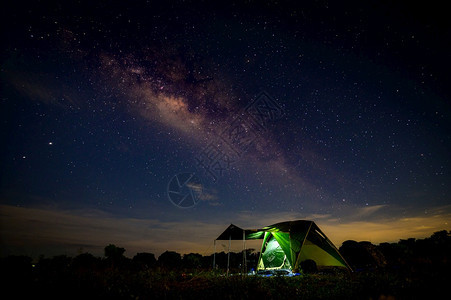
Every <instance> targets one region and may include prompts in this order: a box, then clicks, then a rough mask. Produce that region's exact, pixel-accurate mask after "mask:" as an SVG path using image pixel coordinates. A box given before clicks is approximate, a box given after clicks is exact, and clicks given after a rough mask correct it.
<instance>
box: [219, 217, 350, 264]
mask: <svg viewBox="0 0 451 300" xmlns="http://www.w3.org/2000/svg"><path fill="white" fill-rule="evenodd" d="M256 239H262V240H263V241H262V246H261V252H260V257H259V260H258V267H257V270H264V269H289V270H292V271H293V272H299V271H301V262H303V261H305V260H313V261H315V263H316V265H317V266H318V267H325V266H334V267H343V268H347V269H348V270H351V268H350V266H349V265H348V263H347V262H346V261H345V259H344V258H343V257H342V256H341V255H340V253H339V252H338V249H337V248H336V247H335V246H334V245H333V244H332V242H331V241H330V240H329V239H328V238H327V236H326V235H325V234H324V233H323V232H322V231H321V230H320V229H319V227H318V226H317V225H316V224H315V222H313V221H305V220H298V221H288V222H282V223H277V224H274V225H270V226H266V227H263V228H261V229H241V228H239V227H237V226H235V225H233V224H231V225H230V226H229V227H228V228H227V229H226V230H225V231H224V232H223V233H222V234H221V235H220V236H219V237H218V238H217V239H216V240H229V245H230V242H231V240H243V247H244V245H245V241H246V240H256ZM216 240H215V245H216Z"/></svg>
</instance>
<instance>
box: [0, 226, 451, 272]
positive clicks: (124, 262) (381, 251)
mask: <svg viewBox="0 0 451 300" xmlns="http://www.w3.org/2000/svg"><path fill="white" fill-rule="evenodd" d="M339 251H340V253H341V255H342V256H343V257H344V258H345V260H346V261H347V262H348V263H349V264H350V266H351V267H352V269H353V270H354V271H357V272H358V271H364V270H375V269H382V268H389V269H400V270H401V269H412V268H415V267H421V266H428V267H440V266H441V265H443V264H449V261H450V260H449V259H450V253H451V231H449V232H448V231H446V230H442V231H438V232H435V233H434V234H432V236H430V237H429V238H425V239H414V238H409V239H405V240H400V241H399V242H398V243H381V244H379V245H374V244H372V243H370V242H356V241H352V240H348V241H345V242H343V244H342V245H341V247H340V248H339ZM125 252H126V250H125V248H122V247H118V246H116V245H113V244H110V245H108V246H106V247H105V248H104V257H96V256H94V255H92V254H90V253H82V254H79V255H77V256H75V257H69V256H66V255H59V256H54V257H52V258H45V257H40V258H39V260H38V261H37V262H36V263H33V261H32V258H31V257H28V256H21V255H11V256H8V257H4V258H2V259H1V260H0V268H1V270H2V271H1V272H2V273H3V274H7V276H8V277H11V276H12V277H14V276H16V275H17V276H32V275H33V274H34V275H36V274H39V275H43V276H46V275H51V274H64V273H68V272H83V271H84V270H88V269H90V270H99V271H101V270H107V269H112V268H113V269H114V268H119V269H129V270H132V271H142V270H149V269H150V270H160V271H181V272H196V271H207V270H212V269H213V261H215V265H216V266H215V267H216V268H215V269H217V270H218V271H219V272H220V271H225V269H226V268H227V264H228V261H229V265H230V268H231V271H234V272H242V271H243V270H244V269H246V271H249V270H251V269H256V267H257V263H258V258H259V255H260V253H259V252H256V251H255V250H254V249H246V250H245V251H244V253H243V251H241V252H231V253H230V255H228V253H225V252H220V253H216V254H211V255H206V256H204V255H201V254H198V253H189V254H184V255H181V254H179V253H177V252H174V251H165V252H163V253H162V254H161V255H160V256H159V257H158V258H156V257H155V255H154V254H153V253H147V252H141V253H137V254H136V255H134V256H133V257H132V258H128V257H126V256H125V255H124V254H125ZM214 256H215V257H214ZM213 257H214V258H213ZM309 271H311V272H315V268H313V269H311V268H309Z"/></svg>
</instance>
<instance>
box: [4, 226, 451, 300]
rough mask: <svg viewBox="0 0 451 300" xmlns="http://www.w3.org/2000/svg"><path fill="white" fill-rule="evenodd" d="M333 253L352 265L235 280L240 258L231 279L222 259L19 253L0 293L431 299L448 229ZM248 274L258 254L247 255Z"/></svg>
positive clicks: (442, 274)
mask: <svg viewBox="0 0 451 300" xmlns="http://www.w3.org/2000/svg"><path fill="white" fill-rule="evenodd" d="M340 252H341V253H342V255H343V256H344V257H345V259H346V260H347V261H348V262H349V263H350V265H351V266H352V267H353V269H354V272H352V273H348V272H346V271H342V270H336V269H319V270H318V269H317V268H315V267H310V268H308V269H309V270H308V272H304V274H302V275H301V276H296V277H269V278H265V277H259V276H243V275H239V274H238V272H239V271H240V270H242V262H243V253H233V254H232V255H231V266H232V271H233V272H232V273H234V274H233V275H232V276H229V277H226V276H225V266H226V264H227V255H226V254H225V253H220V254H217V256H216V262H217V265H218V267H219V268H218V269H217V270H215V271H212V262H213V257H212V256H202V255H200V254H186V255H183V256H181V255H180V254H178V253H176V252H171V251H167V252H165V253H163V254H162V255H160V257H158V260H157V259H156V258H155V256H154V255H153V254H151V253H138V254H137V255H135V256H134V257H133V258H132V259H130V258H127V257H125V256H124V253H125V249H124V248H120V247H116V246H115V245H109V246H107V247H105V257H103V258H99V257H95V256H93V255H91V254H89V253H84V254H80V255H78V256H76V257H74V258H71V257H67V256H56V257H53V258H44V257H41V258H40V259H39V261H37V262H32V259H31V258H29V257H26V256H9V257H6V258H3V259H2V260H1V265H0V267H1V275H2V278H1V283H2V286H3V289H2V294H3V295H7V293H8V291H9V292H11V293H12V294H11V295H12V296H13V297H12V298H11V299H37V298H38V297H44V298H46V299H210V298H211V299H254V298H255V299H256V298H259V299H288V298H289V299H434V298H441V296H439V295H444V294H446V292H447V290H448V289H447V288H448V286H449V284H450V282H451V280H450V279H451V276H450V272H451V270H450V267H451V262H450V256H451V232H447V231H440V232H436V233H434V234H433V235H432V236H431V237H430V238H426V239H420V240H416V239H408V240H401V241H399V242H398V243H393V244H388V243H382V244H379V245H373V244H371V243H369V242H355V241H346V242H344V243H343V245H342V246H341V247H340ZM246 254H247V262H248V266H247V268H248V269H251V268H255V264H256V261H257V258H258V253H252V252H251V251H247V253H246Z"/></svg>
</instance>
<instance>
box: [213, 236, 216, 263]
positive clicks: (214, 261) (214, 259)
mask: <svg viewBox="0 0 451 300" xmlns="http://www.w3.org/2000/svg"><path fill="white" fill-rule="evenodd" d="M213 243H214V245H215V252H214V253H213V270H214V269H216V240H214V241H213Z"/></svg>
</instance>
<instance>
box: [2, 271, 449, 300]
mask: <svg viewBox="0 0 451 300" xmlns="http://www.w3.org/2000/svg"><path fill="white" fill-rule="evenodd" d="M54 271H55V270H53V272H48V273H46V274H40V275H39V276H32V277H28V278H22V279H21V280H20V281H15V282H16V284H17V283H19V284H18V285H14V284H12V285H8V287H9V288H13V289H14V295H16V296H18V297H19V298H28V297H30V296H37V295H39V296H44V297H46V298H47V299H52V298H61V297H64V298H66V299H67V298H71V299H72V298H73V299H75V298H89V299H91V298H95V299H257V298H258V299H288V298H290V299H293V298H294V299H421V298H427V299H431V298H434V295H438V293H439V291H440V290H443V288H444V287H445V286H446V285H445V284H446V283H447V282H448V280H449V275H447V274H446V273H445V272H444V270H443V272H433V273H427V272H426V273H424V272H421V273H410V274H404V273H403V272H393V271H387V270H376V271H366V272H358V273H353V274H351V275H349V274H322V273H317V274H310V275H304V276H297V277H272V278H271V277H269V278H265V277H258V276H229V277H226V276H224V275H221V274H212V273H211V272H204V273H202V272H200V273H197V274H184V273H181V272H178V271H177V272H176V271H162V270H150V269H149V270H139V271H132V270H123V269H122V270H121V269H120V268H107V269H104V270H103V271H100V270H88V269H84V270H79V271H78V272H72V273H64V272H62V273H60V274H56V273H54ZM10 279H11V278H10ZM16 279H17V278H16ZM8 281H9V280H8ZM3 282H5V281H3Z"/></svg>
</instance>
